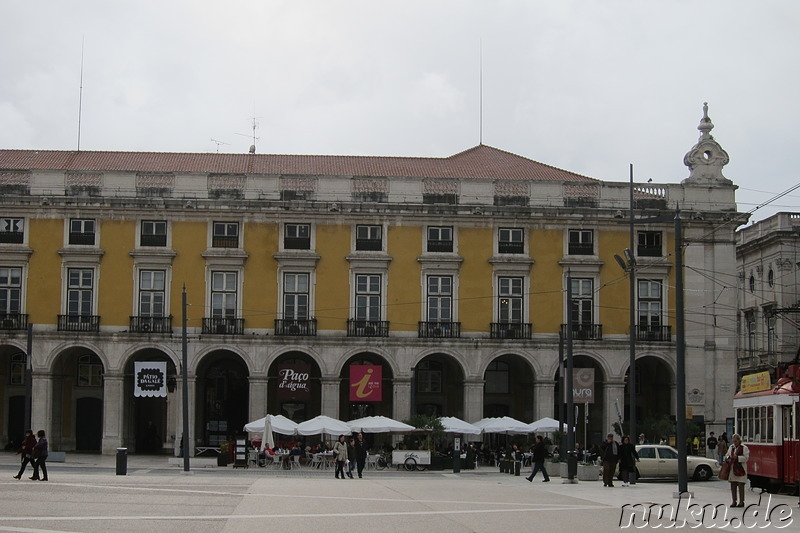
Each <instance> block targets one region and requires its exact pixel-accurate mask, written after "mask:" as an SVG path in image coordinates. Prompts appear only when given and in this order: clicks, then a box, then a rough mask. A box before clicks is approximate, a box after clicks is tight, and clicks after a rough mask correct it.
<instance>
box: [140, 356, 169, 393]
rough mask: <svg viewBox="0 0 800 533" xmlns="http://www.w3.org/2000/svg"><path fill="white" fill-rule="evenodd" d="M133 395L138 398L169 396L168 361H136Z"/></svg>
mask: <svg viewBox="0 0 800 533" xmlns="http://www.w3.org/2000/svg"><path fill="white" fill-rule="evenodd" d="M133 380H134V382H133V395H134V396H135V397H137V398H165V397H166V396H167V363H166V362H164V361H161V362H147V361H134V363H133Z"/></svg>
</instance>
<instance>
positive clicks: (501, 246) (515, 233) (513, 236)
mask: <svg viewBox="0 0 800 533" xmlns="http://www.w3.org/2000/svg"><path fill="white" fill-rule="evenodd" d="M497 252H498V253H501V254H521V253H525V241H524V233H523V231H522V229H520V228H500V232H499V234H498V241H497Z"/></svg>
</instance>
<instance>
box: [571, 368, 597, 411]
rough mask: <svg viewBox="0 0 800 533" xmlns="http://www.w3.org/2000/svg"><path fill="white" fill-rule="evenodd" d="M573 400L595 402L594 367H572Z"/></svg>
mask: <svg viewBox="0 0 800 533" xmlns="http://www.w3.org/2000/svg"><path fill="white" fill-rule="evenodd" d="M572 401H573V402H576V403H594V368H573V369H572Z"/></svg>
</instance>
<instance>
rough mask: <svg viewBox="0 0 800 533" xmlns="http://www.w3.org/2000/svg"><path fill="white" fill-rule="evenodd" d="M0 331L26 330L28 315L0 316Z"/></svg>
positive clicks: (12, 314)
mask: <svg viewBox="0 0 800 533" xmlns="http://www.w3.org/2000/svg"><path fill="white" fill-rule="evenodd" d="M0 329H5V330H11V329H28V315H23V314H20V313H4V314H0Z"/></svg>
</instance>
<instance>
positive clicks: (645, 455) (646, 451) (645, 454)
mask: <svg viewBox="0 0 800 533" xmlns="http://www.w3.org/2000/svg"><path fill="white" fill-rule="evenodd" d="M637 453H638V454H639V459H655V458H656V449H655V448H651V447H648V446H645V447H643V448H639V450H637Z"/></svg>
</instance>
